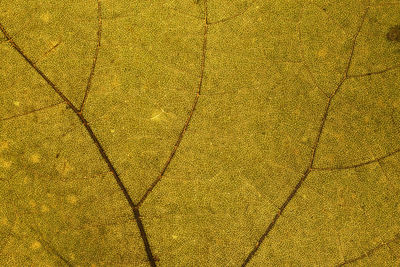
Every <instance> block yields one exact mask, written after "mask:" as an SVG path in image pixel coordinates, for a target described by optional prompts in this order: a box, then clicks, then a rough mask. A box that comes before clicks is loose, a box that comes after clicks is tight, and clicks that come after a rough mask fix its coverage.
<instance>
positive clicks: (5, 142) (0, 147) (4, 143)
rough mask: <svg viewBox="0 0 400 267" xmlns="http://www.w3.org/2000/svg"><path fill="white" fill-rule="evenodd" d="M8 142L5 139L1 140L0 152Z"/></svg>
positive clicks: (6, 147)
mask: <svg viewBox="0 0 400 267" xmlns="http://www.w3.org/2000/svg"><path fill="white" fill-rule="evenodd" d="M8 147H9V146H8V142H7V141H1V142H0V152H2V151H3V150H6V149H8Z"/></svg>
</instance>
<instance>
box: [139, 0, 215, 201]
mask: <svg viewBox="0 0 400 267" xmlns="http://www.w3.org/2000/svg"><path fill="white" fill-rule="evenodd" d="M204 5H205V11H204V31H203V47H202V56H201V67H200V80H199V84H198V86H197V92H196V95H195V97H194V100H193V104H192V108H191V109H190V112H189V116H188V117H187V119H186V121H185V124H184V125H183V127H182V130H181V132H180V133H179V135H178V139H177V140H176V142H175V145H174V146H173V148H172V150H171V153H170V154H169V157H168V159H167V161H166V162H165V164H164V167H163V168H162V170H161V172H160V174H159V175H158V177H157V178H156V179H155V180H154V181H153V183H152V184H151V185H150V187H149V188H148V189H147V190H146V192H145V193H144V195H143V196H142V198H141V199H140V200H139V202H138V204H137V205H138V206H140V205H141V204H142V203H143V202H144V201H145V200H146V198H147V196H148V195H149V194H150V193H151V191H152V190H153V189H154V187H155V186H156V185H157V184H158V183H159V182H160V181H161V179H162V177H163V176H164V174H165V172H166V171H167V169H168V166H169V165H170V163H171V161H172V159H173V158H174V156H175V153H176V151H177V150H178V148H179V145H180V144H181V141H182V139H183V136H184V135H185V132H186V130H187V128H188V127H189V123H190V121H191V120H192V117H193V114H194V112H195V110H196V106H197V103H198V101H199V97H200V94H201V88H202V86H203V80H204V71H205V63H206V53H207V31H208V27H209V22H208V19H207V1H205V2H204Z"/></svg>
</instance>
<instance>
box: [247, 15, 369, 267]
mask: <svg viewBox="0 0 400 267" xmlns="http://www.w3.org/2000/svg"><path fill="white" fill-rule="evenodd" d="M367 12H368V8H367V9H366V10H365V12H364V14H363V16H362V18H361V23H360V25H359V27H358V29H357V32H356V33H355V35H354V37H353V44H352V48H351V52H350V56H349V59H348V62H347V66H346V69H345V72H344V76H343V78H342V80H341V81H340V82H339V84H338V86H337V87H336V90H335V91H334V92H333V94H332V95H331V96H330V97H329V100H328V103H327V105H326V107H325V112H324V115H323V117H322V121H321V124H320V127H319V131H318V134H317V137H316V139H315V142H314V146H313V151H312V155H311V158H310V161H309V164H308V167H307V169H306V170H305V171H304V174H303V175H302V177H301V178H300V180H299V181H298V182H297V184H296V185H295V187H294V188H293V190H292V191H291V192H290V194H289V195H288V197H287V198H286V200H285V201H284V203H283V204H282V205H281V207H280V208H279V210H278V212H277V213H276V214H275V216H274V218H273V219H272V221H271V222H270V224H269V225H268V227H267V229H266V230H265V232H264V233H263V234H262V235H261V237H260V238H259V239H258V241H257V243H256V245H255V246H254V247H253V249H252V251H251V252H250V253H249V254H248V256H247V258H246V259H245V260H244V261H243V263H242V266H246V265H247V264H248V263H249V262H250V260H251V259H252V258H253V257H254V255H255V253H256V252H257V251H258V249H259V248H260V246H261V244H262V242H263V241H264V240H265V238H266V237H267V236H268V234H269V233H270V232H271V230H272V229H273V228H274V226H275V225H276V222H277V221H278V219H279V218H280V216H281V215H282V213H283V212H284V211H285V209H286V207H287V206H288V204H289V203H290V201H291V200H292V199H293V198H294V197H295V196H296V194H297V192H298V191H299V189H300V188H301V186H302V185H303V183H304V181H305V180H306V179H307V177H308V175H309V174H310V172H311V171H312V168H313V165H314V160H315V155H316V151H317V148H318V145H319V142H320V138H321V136H322V132H323V130H324V126H325V122H326V119H327V118H328V113H329V108H330V106H331V104H332V100H333V98H334V97H335V95H336V94H337V93H338V92H339V90H340V88H341V87H342V85H343V83H344V81H345V80H346V79H347V78H348V73H349V70H350V66H351V61H352V59H353V55H354V50H355V47H356V41H357V37H358V35H359V33H360V31H361V28H362V25H363V24H364V21H365V17H366V15H367Z"/></svg>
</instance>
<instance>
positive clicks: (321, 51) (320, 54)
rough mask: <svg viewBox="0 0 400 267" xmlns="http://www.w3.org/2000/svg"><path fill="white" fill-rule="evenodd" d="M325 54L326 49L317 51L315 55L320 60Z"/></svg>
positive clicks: (326, 52)
mask: <svg viewBox="0 0 400 267" xmlns="http://www.w3.org/2000/svg"><path fill="white" fill-rule="evenodd" d="M327 54H328V50H327V49H326V47H324V48H322V49H320V50H318V52H317V55H318V57H320V58H325V57H326V55H327Z"/></svg>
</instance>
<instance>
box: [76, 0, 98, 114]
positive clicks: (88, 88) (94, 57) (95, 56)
mask: <svg viewBox="0 0 400 267" xmlns="http://www.w3.org/2000/svg"><path fill="white" fill-rule="evenodd" d="M101 17H102V16H101V4H100V0H97V43H96V49H95V51H94V56H93V62H92V67H91V69H90V74H89V78H88V80H87V84H86V90H85V96H84V97H83V100H82V104H81V107H80V109H79V112H81V113H82V111H83V108H84V106H85V103H86V100H87V98H88V95H89V91H90V88H91V87H92V79H93V75H94V70H95V68H96V63H97V56H98V55H99V50H100V41H101V31H102V22H101Z"/></svg>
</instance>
